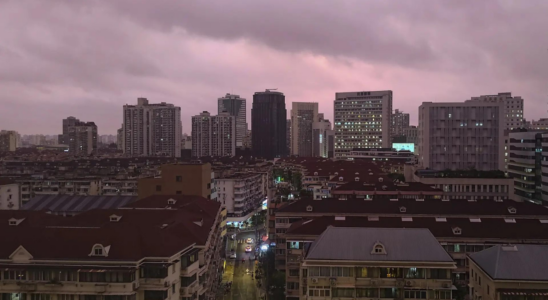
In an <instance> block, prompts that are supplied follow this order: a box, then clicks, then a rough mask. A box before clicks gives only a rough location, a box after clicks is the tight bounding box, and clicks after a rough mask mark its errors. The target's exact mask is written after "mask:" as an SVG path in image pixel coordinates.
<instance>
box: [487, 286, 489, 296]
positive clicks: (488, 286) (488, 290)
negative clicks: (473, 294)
mask: <svg viewBox="0 0 548 300" xmlns="http://www.w3.org/2000/svg"><path fill="white" fill-rule="evenodd" d="M487 295H489V285H488V286H487Z"/></svg>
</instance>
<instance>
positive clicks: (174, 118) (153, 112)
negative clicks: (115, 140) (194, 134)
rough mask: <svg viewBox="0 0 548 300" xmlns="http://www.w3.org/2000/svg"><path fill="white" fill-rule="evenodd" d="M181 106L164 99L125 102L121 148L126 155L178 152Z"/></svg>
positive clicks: (178, 154)
mask: <svg viewBox="0 0 548 300" xmlns="http://www.w3.org/2000/svg"><path fill="white" fill-rule="evenodd" d="M182 130H183V129H182V126H181V108H180V107H177V106H175V105H173V104H167V103H165V102H162V103H159V104H149V102H148V100H147V99H146V98H138V99H137V105H127V104H126V105H124V123H123V127H122V131H123V150H124V154H125V155H127V156H155V155H158V156H174V157H180V156H181V136H182Z"/></svg>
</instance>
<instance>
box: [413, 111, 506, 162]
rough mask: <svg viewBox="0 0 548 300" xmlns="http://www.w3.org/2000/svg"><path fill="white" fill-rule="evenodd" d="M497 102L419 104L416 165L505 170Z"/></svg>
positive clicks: (502, 137) (501, 116)
mask: <svg viewBox="0 0 548 300" xmlns="http://www.w3.org/2000/svg"><path fill="white" fill-rule="evenodd" d="M503 106H504V105H503V104H502V103H501V102H496V103H495V102H493V103H492V102H480V101H466V102H439V103H433V102H423V103H422V105H421V106H420V107H419V126H418V128H419V129H418V131H419V134H418V136H419V164H420V165H422V167H423V168H429V169H433V170H445V169H451V170H456V169H469V168H475V169H477V170H485V171H489V170H505V159H506V158H505V156H504V141H505V138H504V130H505V128H506V124H505V123H504V122H505V116H504V111H505V109H504V107H503Z"/></svg>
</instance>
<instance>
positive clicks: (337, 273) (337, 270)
mask: <svg viewBox="0 0 548 300" xmlns="http://www.w3.org/2000/svg"><path fill="white" fill-rule="evenodd" d="M331 276H332V277H354V268H345V267H333V268H331Z"/></svg>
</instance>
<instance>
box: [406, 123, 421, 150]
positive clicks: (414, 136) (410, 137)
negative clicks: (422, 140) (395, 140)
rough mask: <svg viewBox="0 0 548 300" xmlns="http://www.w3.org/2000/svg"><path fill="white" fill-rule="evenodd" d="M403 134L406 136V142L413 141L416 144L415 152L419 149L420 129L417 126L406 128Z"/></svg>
mask: <svg viewBox="0 0 548 300" xmlns="http://www.w3.org/2000/svg"><path fill="white" fill-rule="evenodd" d="M402 136H404V137H405V142H406V143H413V144H414V145H415V146H414V147H415V153H417V151H418V140H419V139H418V129H417V126H409V127H408V128H404V129H403V131H402Z"/></svg>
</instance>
